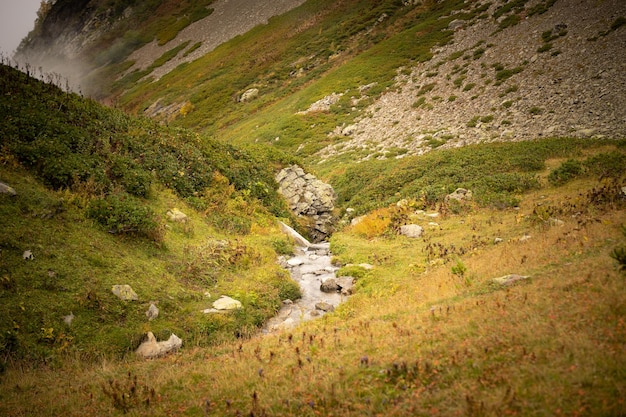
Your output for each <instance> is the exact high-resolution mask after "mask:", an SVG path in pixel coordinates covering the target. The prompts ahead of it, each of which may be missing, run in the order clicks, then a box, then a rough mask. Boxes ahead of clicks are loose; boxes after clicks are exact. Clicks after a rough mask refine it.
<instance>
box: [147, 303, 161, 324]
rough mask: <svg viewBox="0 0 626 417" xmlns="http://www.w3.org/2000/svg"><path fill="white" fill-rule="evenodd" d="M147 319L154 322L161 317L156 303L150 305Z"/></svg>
mask: <svg viewBox="0 0 626 417" xmlns="http://www.w3.org/2000/svg"><path fill="white" fill-rule="evenodd" d="M146 317H148V320H149V321H152V320H154V319H156V318H157V317H159V309H158V308H157V306H156V305H154V303H152V304H150V307H149V308H148V311H146Z"/></svg>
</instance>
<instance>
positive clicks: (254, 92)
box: [239, 88, 259, 103]
mask: <svg viewBox="0 0 626 417" xmlns="http://www.w3.org/2000/svg"><path fill="white" fill-rule="evenodd" d="M258 96H259V89H258V88H250V89H248V90H246V91H245V92H244V93H243V94H242V95H241V97H240V98H239V101H240V102H242V103H245V102H246V101H252V100H254V99H255V98H257V97H258Z"/></svg>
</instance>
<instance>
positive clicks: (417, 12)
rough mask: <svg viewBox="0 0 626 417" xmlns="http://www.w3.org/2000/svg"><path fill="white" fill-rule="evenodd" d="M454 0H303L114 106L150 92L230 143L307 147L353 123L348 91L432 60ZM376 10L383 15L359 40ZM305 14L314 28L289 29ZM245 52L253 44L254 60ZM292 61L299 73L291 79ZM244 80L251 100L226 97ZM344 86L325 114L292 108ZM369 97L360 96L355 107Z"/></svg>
mask: <svg viewBox="0 0 626 417" xmlns="http://www.w3.org/2000/svg"><path fill="white" fill-rule="evenodd" d="M459 6H460V3H459V2H456V1H448V2H445V3H443V4H440V5H437V6H433V7H432V8H430V9H429V8H425V9H422V8H416V9H411V8H403V7H399V5H398V4H397V3H396V2H391V1H383V2H380V3H379V4H377V5H376V7H373V8H372V7H371V5H370V3H367V2H363V1H356V0H353V1H351V2H348V3H346V4H341V5H330V3H328V4H327V3H326V2H318V3H314V2H311V3H305V4H304V5H302V6H301V7H299V8H297V9H295V10H292V11H290V12H288V13H286V14H285V15H283V16H278V17H275V18H273V19H271V20H270V22H269V24H268V25H264V26H259V27H257V28H255V29H253V30H252V31H250V32H248V33H246V34H244V35H242V36H239V37H237V38H236V39H233V40H231V41H229V42H227V43H225V44H223V45H221V46H220V47H218V48H216V49H215V50H214V51H212V52H211V53H210V54H208V55H206V56H205V57H203V58H201V59H199V60H197V61H195V62H193V63H190V64H187V65H183V66H181V67H180V68H178V69H177V70H175V71H173V72H171V73H170V74H168V75H166V76H164V77H163V78H162V79H161V80H159V81H157V82H155V83H152V84H150V86H140V87H139V88H137V89H133V90H131V91H129V92H127V94H125V95H124V96H123V97H122V98H121V100H120V104H121V105H123V106H124V107H125V108H126V109H129V110H131V111H133V112H134V111H142V110H143V109H145V108H146V107H147V106H148V105H149V104H151V103H152V102H154V101H155V100H156V99H157V98H158V97H163V98H164V100H165V102H174V101H176V102H180V101H181V100H183V101H190V102H191V103H192V104H193V105H194V107H195V108H196V109H202V111H201V112H200V111H192V112H190V113H189V114H187V115H186V117H185V118H179V119H177V120H175V121H174V122H173V124H175V125H180V126H185V127H193V128H194V129H199V130H202V131H205V132H207V133H209V134H211V135H219V136H220V137H221V138H223V140H226V141H229V142H234V143H244V142H247V143H250V142H252V141H260V142H263V143H269V142H271V141H273V140H274V138H275V137H277V136H280V137H281V140H280V141H278V142H276V143H275V145H276V146H278V147H281V148H282V149H285V150H287V151H289V152H293V151H294V150H295V149H297V148H298V146H300V145H301V144H304V146H305V147H306V148H307V151H306V152H307V153H308V152H310V151H314V150H315V149H316V148H320V147H321V146H323V143H322V142H323V141H324V139H323V137H324V136H325V135H326V134H327V133H328V131H330V130H332V129H333V128H334V126H337V125H341V124H343V123H346V124H349V123H351V122H352V120H353V119H354V117H355V116H356V115H357V113H356V112H350V111H349V110H348V109H349V107H350V104H349V97H350V95H356V96H357V97H358V96H359V95H360V93H358V92H357V91H356V89H357V87H359V86H361V85H365V84H369V83H372V82H376V83H377V84H376V85H375V86H374V87H372V88H371V89H370V90H368V91H367V95H368V96H370V97H376V96H377V95H378V94H380V93H381V92H382V91H384V90H385V88H387V87H389V86H391V85H392V83H393V77H394V76H395V71H396V68H398V67H399V66H403V65H409V64H411V63H415V62H421V61H425V60H428V59H430V57H431V54H430V48H431V47H432V46H434V45H436V44H443V43H446V42H447V41H448V40H449V39H450V35H451V34H450V33H449V32H447V31H443V30H442V29H444V28H445V27H446V24H447V22H448V20H447V19H438V17H439V16H441V15H444V14H445V13H446V12H448V11H449V10H451V9H453V8H457V7H459ZM382 13H387V15H389V18H388V19H387V20H385V21H383V23H381V24H376V26H375V29H374V30H373V32H370V34H369V35H368V36H365V37H363V33H364V31H367V30H369V28H370V27H373V26H374V22H375V21H376V20H377V19H378V18H379V17H380V15H381V14H382ZM311 21H313V22H315V23H317V25H313V26H312V27H310V28H308V29H306V30H304V31H300V32H298V33H296V34H291V33H292V32H293V28H294V27H299V26H302V25H303V24H304V22H311ZM339 22H342V23H339ZM346 22H348V23H346ZM308 26H309V25H308V24H307V25H306V26H305V27H308ZM416 33H419V36H417V37H416ZM290 34H291V35H290ZM259 39H261V40H259ZM356 39H359V40H358V42H357V41H356ZM250 50H254V51H255V56H254V58H253V57H252V56H251V55H250V53H249V52H247V51H250ZM337 54H338V55H337ZM336 56H339V58H334V57H336ZM303 57H305V58H303ZM244 68H245V71H244V70H243V69H244ZM299 68H302V69H303V70H304V72H303V74H304V76H302V77H299V78H295V77H293V76H292V75H291V74H292V73H294V71H297V70H298V69H299ZM189 85H192V87H191V88H189ZM251 85H255V86H258V87H260V90H261V95H260V96H259V98H258V99H257V100H255V101H253V102H250V103H245V104H242V103H237V101H236V100H235V99H234V97H238V96H239V95H240V94H241V93H242V92H243V91H245V90H246V89H247V88H250V86H251ZM147 87H149V89H148V88H147ZM347 90H350V93H349V95H346V96H345V98H344V99H342V101H341V102H340V103H339V104H338V105H337V106H336V108H335V109H333V111H332V112H331V113H330V114H320V115H316V116H313V115H311V116H308V117H300V116H296V115H295V113H296V112H297V111H300V110H304V109H306V108H307V107H308V106H309V105H310V104H311V103H313V102H314V101H316V100H318V99H320V98H322V97H324V96H325V95H328V94H330V93H332V92H345V91H347ZM370 100H371V99H370ZM368 102H369V101H368V100H364V101H363V102H362V103H360V104H359V108H363V107H365V106H366V105H367V104H368ZM311 126H314V127H313V128H311ZM250 132H253V134H252V135H251V134H250ZM278 132H281V133H278ZM320 140H321V141H322V142H320Z"/></svg>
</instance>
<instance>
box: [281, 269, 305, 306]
mask: <svg viewBox="0 0 626 417" xmlns="http://www.w3.org/2000/svg"><path fill="white" fill-rule="evenodd" d="M276 286H277V288H278V297H279V298H280V299H281V301H282V300H291V301H295V300H297V299H299V298H302V290H301V289H300V285H298V283H297V282H296V281H294V280H293V279H291V278H290V277H288V276H283V275H281V276H280V277H279V281H278V282H277V284H276Z"/></svg>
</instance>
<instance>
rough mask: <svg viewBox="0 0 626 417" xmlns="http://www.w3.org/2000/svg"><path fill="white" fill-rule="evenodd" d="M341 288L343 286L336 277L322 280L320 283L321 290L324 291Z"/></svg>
mask: <svg viewBox="0 0 626 417" xmlns="http://www.w3.org/2000/svg"><path fill="white" fill-rule="evenodd" d="M340 290H341V287H340V286H339V284H338V283H337V279H336V278H329V279H327V280H326V281H324V282H322V285H320V291H322V292H338V291H340Z"/></svg>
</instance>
